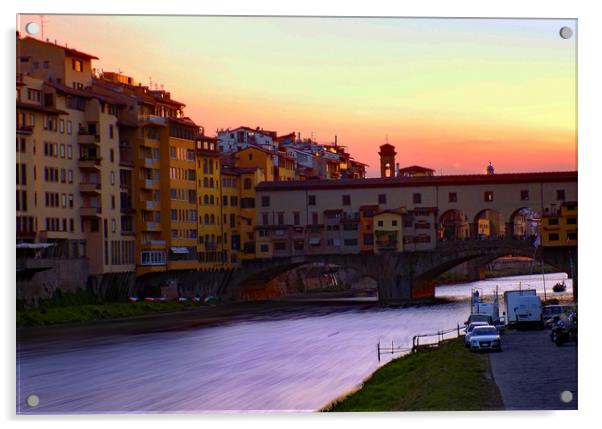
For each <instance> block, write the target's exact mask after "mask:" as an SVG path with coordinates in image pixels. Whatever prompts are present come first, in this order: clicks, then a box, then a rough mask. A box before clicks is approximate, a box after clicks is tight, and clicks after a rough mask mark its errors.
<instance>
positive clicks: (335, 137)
mask: <svg viewBox="0 0 602 429" xmlns="http://www.w3.org/2000/svg"><path fill="white" fill-rule="evenodd" d="M337 140H338V139H337V136H334V146H335V147H336V146H337Z"/></svg>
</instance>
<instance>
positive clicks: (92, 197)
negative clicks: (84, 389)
mask: <svg viewBox="0 0 602 429" xmlns="http://www.w3.org/2000/svg"><path fill="white" fill-rule="evenodd" d="M96 59H98V58H97V57H96V56H94V55H91V54H87V53H84V52H81V51H79V50H76V49H73V48H69V47H67V46H61V45H58V44H56V43H51V42H49V41H48V40H46V41H42V40H39V39H36V38H31V37H25V38H21V37H20V36H19V35H18V34H17V82H16V108H17V129H16V152H17V165H16V210H17V213H16V230H17V243H18V249H20V251H22V252H24V253H25V254H31V253H32V252H36V253H43V254H44V255H46V256H54V257H56V258H64V259H70V258H71V259H82V258H84V259H86V260H87V261H88V268H89V273H90V274H91V275H102V274H106V273H122V272H135V273H136V274H137V275H143V274H146V273H152V272H157V271H166V270H187V269H213V268H235V267H237V266H239V264H240V262H241V261H242V260H244V259H251V258H255V256H256V252H255V250H256V246H255V226H256V218H257V215H256V203H255V201H256V195H255V188H256V186H257V184H258V183H260V182H271V181H291V180H303V179H316V178H321V179H339V178H345V177H354V178H363V177H365V167H366V166H365V164H362V163H360V162H358V161H355V160H353V158H352V157H351V156H350V155H349V153H347V152H346V150H345V148H344V147H343V146H340V145H338V143H337V142H336V140H335V143H334V144H332V145H319V144H317V143H315V142H312V141H311V140H308V139H306V140H302V139H301V138H300V135H299V134H297V135H296V134H295V133H290V134H288V135H284V136H278V135H277V134H276V133H275V132H273V131H264V130H262V129H252V128H248V127H239V128H237V129H232V130H229V129H228V130H219V131H218V132H217V135H216V136H215V137H210V136H208V135H206V133H205V130H204V128H203V127H202V126H200V125H199V124H197V123H195V122H194V121H193V120H191V119H190V118H188V117H186V116H185V114H184V108H185V104H184V103H182V102H180V101H178V100H175V99H174V98H172V96H171V94H170V93H169V92H168V91H166V90H163V89H161V90H159V89H153V88H150V87H148V86H144V85H141V84H138V83H136V81H135V80H134V79H133V78H132V77H129V76H125V75H123V74H121V73H111V72H105V73H102V74H97V73H95V71H94V69H93V67H92V61H93V60H96Z"/></svg>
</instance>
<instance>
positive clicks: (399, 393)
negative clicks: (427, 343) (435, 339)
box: [323, 338, 503, 412]
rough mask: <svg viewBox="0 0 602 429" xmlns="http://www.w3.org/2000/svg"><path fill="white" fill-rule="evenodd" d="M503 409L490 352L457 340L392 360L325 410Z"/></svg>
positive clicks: (459, 339) (460, 339)
mask: <svg viewBox="0 0 602 429" xmlns="http://www.w3.org/2000/svg"><path fill="white" fill-rule="evenodd" d="M500 409H503V403H502V399H501V395H500V392H499V389H498V387H497V385H496V384H495V381H494V380H493V377H492V373H491V366H490V361H489V356H488V355H486V354H477V353H471V352H470V351H469V350H467V349H466V347H464V343H463V339H462V338H458V339H454V340H450V341H448V342H445V343H443V344H442V345H441V346H440V347H439V348H437V349H431V350H423V351H420V352H417V353H412V354H409V355H406V356H403V357H400V358H398V359H394V360H393V361H391V362H389V363H388V364H386V365H384V366H383V367H381V368H379V369H378V370H377V371H376V372H374V373H373V374H372V376H370V378H368V379H367V380H366V381H365V382H364V383H363V386H362V387H361V389H360V390H358V391H356V392H354V393H351V394H350V395H348V396H346V397H344V398H341V399H340V400H337V401H335V402H333V403H332V404H330V405H328V406H327V407H325V408H324V409H323V411H328V412H335V411H339V412H340V411H473V410H500Z"/></svg>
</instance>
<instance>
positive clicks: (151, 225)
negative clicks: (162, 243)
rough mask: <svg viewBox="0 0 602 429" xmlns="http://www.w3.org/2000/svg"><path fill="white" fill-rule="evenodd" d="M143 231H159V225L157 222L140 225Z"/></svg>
mask: <svg viewBox="0 0 602 429" xmlns="http://www.w3.org/2000/svg"><path fill="white" fill-rule="evenodd" d="M142 230H143V231H160V230H161V224H160V223H159V222H144V224H143V225H142Z"/></svg>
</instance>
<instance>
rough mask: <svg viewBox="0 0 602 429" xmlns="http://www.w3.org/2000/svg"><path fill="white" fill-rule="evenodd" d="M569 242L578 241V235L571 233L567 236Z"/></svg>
mask: <svg viewBox="0 0 602 429" xmlns="http://www.w3.org/2000/svg"><path fill="white" fill-rule="evenodd" d="M566 238H567V240H573V241H574V240H577V233H576V232H569V233H567V235H566Z"/></svg>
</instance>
